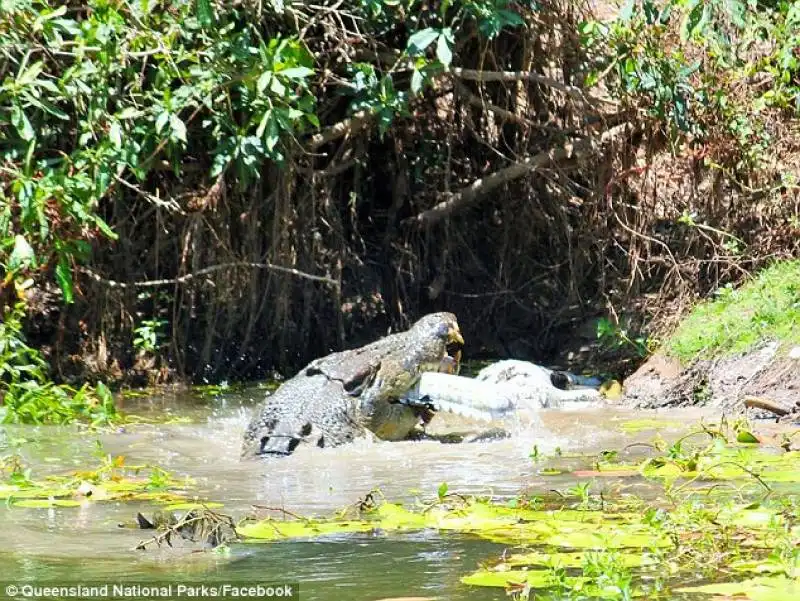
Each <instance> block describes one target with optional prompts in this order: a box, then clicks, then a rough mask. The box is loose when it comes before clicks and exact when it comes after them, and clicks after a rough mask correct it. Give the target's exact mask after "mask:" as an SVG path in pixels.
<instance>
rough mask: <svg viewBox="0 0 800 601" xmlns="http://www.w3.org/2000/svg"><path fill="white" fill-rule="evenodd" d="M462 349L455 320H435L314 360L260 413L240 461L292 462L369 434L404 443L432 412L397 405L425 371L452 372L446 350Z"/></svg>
mask: <svg viewBox="0 0 800 601" xmlns="http://www.w3.org/2000/svg"><path fill="white" fill-rule="evenodd" d="M463 343H464V339H463V338H462V336H461V332H460V330H459V327H458V322H457V320H456V317H455V315H453V314H452V313H432V314H430V315H426V316H425V317H423V318H421V319H420V320H419V321H417V322H416V323H415V324H414V325H413V326H412V327H411V328H410V329H409V330H407V331H405V332H400V333H397V334H391V335H389V336H386V337H384V338H382V339H380V340H378V341H376V342H373V343H371V344H368V345H366V346H363V347H359V348H356V349H351V350H348V351H342V352H339V353H333V354H330V355H327V356H325V357H322V358H320V359H317V360H315V361H312V362H311V363H310V364H308V365H307V366H306V367H305V368H303V369H302V370H301V371H300V372H299V373H298V374H297V375H296V376H295V377H294V378H292V379H291V380H288V381H287V382H285V383H284V384H283V385H282V386H281V387H280V388H279V389H278V390H277V391H275V393H274V394H273V395H271V396H270V397H268V398H267V399H266V400H265V401H264V403H263V404H262V406H261V407H260V408H259V410H257V412H256V415H255V417H254V418H253V420H252V422H251V423H250V426H249V427H248V429H247V431H246V432H245V437H244V445H243V450H242V454H243V455H262V454H267V455H289V454H291V453H292V452H294V450H295V449H296V448H297V447H298V446H299V445H300V444H303V443H306V444H311V445H314V446H317V447H323V446H337V445H340V444H344V443H346V442H350V441H352V440H354V439H355V438H359V437H364V436H370V435H374V436H376V437H378V438H381V439H385V440H398V439H402V438H406V437H407V436H408V435H409V434H410V433H411V432H412V430H413V429H414V428H415V427H416V426H417V424H418V423H419V421H420V419H424V417H426V411H427V409H426V407H423V406H414V405H409V404H403V403H400V402H399V400H400V399H401V398H402V397H404V396H405V394H406V393H407V392H408V391H409V390H410V389H411V388H413V387H414V385H415V384H416V383H417V381H418V380H419V377H420V374H421V373H422V372H423V371H439V370H441V369H442V368H443V366H445V367H446V368H448V369H449V368H452V365H453V363H454V360H453V359H452V358H450V357H449V355H448V348H451V349H452V348H454V347H459V348H460V346H461V345H463ZM455 362H456V363H457V361H455Z"/></svg>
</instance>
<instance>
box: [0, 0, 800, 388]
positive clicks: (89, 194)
mask: <svg viewBox="0 0 800 601" xmlns="http://www.w3.org/2000/svg"><path fill="white" fill-rule="evenodd" d="M799 31H800V3H799V2H750V3H745V2H741V1H739V0H715V1H713V2H700V1H698V0H665V1H662V2H651V1H650V0H646V1H644V2H638V1H636V2H629V3H628V4H627V5H626V6H625V8H624V9H623V11H622V13H621V14H620V15H619V17H618V18H616V19H614V20H607V19H606V20H593V19H592V18H590V13H589V11H588V8H587V7H586V6H583V5H582V4H581V3H579V2H574V1H570V0H562V1H559V0H556V1H552V2H510V1H508V0H455V1H443V2H437V3H425V2H420V1H418V0H400V1H396V0H392V1H388V0H352V1H350V2H345V3H341V2H335V3H334V2H330V3H326V4H324V8H322V7H317V8H311V7H310V6H306V5H303V4H294V3H283V2H280V1H274V2H268V3H251V2H249V1H247V0H245V1H242V2H224V1H222V0H191V1H189V0H186V1H175V2H168V3H166V2H160V1H158V0H142V1H137V2H121V1H118V0H92V1H90V2H87V3H83V4H79V3H73V2H67V3H56V4H54V3H48V2H39V1H35V0H3V1H2V2H0V38H2V40H3V42H2V45H0V82H1V84H0V172H1V173H2V178H0V263H2V265H3V268H4V270H5V272H6V275H5V279H4V281H3V282H4V283H3V286H4V287H3V290H2V296H1V298H2V300H3V302H4V303H5V304H6V306H7V309H8V310H11V307H13V306H14V303H15V302H16V297H17V295H16V292H15V286H14V282H16V288H19V287H20V286H21V285H22V283H23V282H25V281H26V280H28V279H30V280H32V282H33V284H34V285H33V286H25V288H26V290H27V292H26V298H27V306H28V311H29V312H30V313H31V314H33V315H35V316H36V319H35V320H33V322H32V325H31V326H30V328H29V332H28V334H29V338H30V340H31V344H33V345H34V346H41V347H42V348H44V350H45V351H46V354H47V356H48V357H49V358H50V359H51V360H52V361H54V362H55V363H57V364H58V365H59V366H60V369H62V370H63V373H64V374H65V376H66V377H70V375H74V376H76V377H84V376H86V375H95V376H98V377H106V376H110V377H114V376H119V375H121V374H122V373H123V372H125V371H127V370H130V369H131V368H132V369H133V370H134V372H136V373H140V374H141V373H146V374H150V376H151V378H152V377H154V376H153V374H155V377H162V376H164V375H165V374H167V373H169V371H170V370H178V371H179V372H182V373H185V374H188V375H193V376H194V377H196V378H221V377H231V376H232V377H247V376H254V375H259V374H262V373H264V371H265V370H267V369H270V368H273V367H292V366H296V365H297V364H298V363H301V362H302V361H303V360H305V359H307V358H309V357H311V356H316V355H319V354H320V353H321V352H327V351H328V350H330V349H334V348H337V347H340V346H342V345H343V344H344V343H345V340H348V341H352V342H355V341H357V338H358V336H359V333H363V334H364V335H367V336H374V335H375V334H377V333H380V332H382V331H385V328H386V327H388V326H389V325H397V324H402V323H404V322H406V321H407V320H408V317H407V316H413V315H414V314H417V313H419V312H422V311H425V310H430V309H434V308H441V307H447V308H449V309H452V310H455V311H456V312H457V313H458V314H459V315H460V316H462V321H463V322H464V326H465V329H466V330H467V333H468V336H469V337H470V339H471V340H472V341H474V343H475V344H476V346H475V349H474V350H475V352H479V351H480V350H484V351H486V352H491V353H493V354H497V353H500V354H512V355H516V356H530V355H541V354H542V353H545V352H547V351H548V350H552V347H553V344H554V342H553V341H554V340H556V339H557V338H558V337H559V335H560V334H561V333H562V332H563V331H565V329H568V328H572V327H573V326H574V325H575V323H576V321H579V320H582V319H585V318H587V317H599V316H602V315H603V314H605V313H606V309H607V308H609V306H610V308H611V317H612V318H613V321H620V320H624V317H623V318H618V316H617V315H616V313H615V312H614V308H615V307H620V308H624V307H626V306H629V305H628V304H626V303H628V301H629V300H630V299H631V298H641V296H642V295H643V294H647V293H651V292H657V291H659V290H660V291H661V293H662V298H663V299H666V300H669V299H671V298H675V297H679V298H682V297H685V296H686V295H687V294H695V293H697V292H701V293H702V292H706V291H708V290H709V289H712V288H714V287H716V286H717V285H719V284H720V283H724V282H726V281H730V280H732V279H736V278H739V277H741V276H742V275H743V274H745V273H746V272H747V271H748V270H749V269H750V268H751V267H754V266H757V265H758V264H759V261H760V258H761V257H763V256H765V255H768V254H776V253H777V254H791V253H792V252H795V251H796V250H797V249H796V243H794V244H795V246H794V247H791V246H790V243H789V242H787V240H791V239H793V237H794V234H793V233H796V232H797V228H798V225H799V224H798V223H797V217H796V215H795V216H794V217H793V219H794V221H793V222H792V221H791V218H792V217H791V215H792V211H791V210H790V208H789V207H790V204H791V199H796V198H797V184H796V181H795V179H794V176H793V175H791V171H792V169H791V166H792V165H794V164H796V163H793V162H792V161H794V160H795V159H796V155H797V154H798V153H799V152H800V144H798V140H797V133H796V131H794V130H793V128H795V130H796V119H797V116H798V113H800V56H798V52H797V48H798V47H800V37H799V36H800V33H798V32H799ZM665 151H666V152H665ZM660 157H668V158H667V159H662V158H660ZM669 157H671V158H669ZM654 178H655V180H656V182H657V180H662V179H667V180H670V181H669V182H668V183H666V184H661V185H657V183H656V182H654ZM687 178H688V184H687ZM687 185H689V186H691V188H692V190H693V192H692V193H691V194H690V195H688V196H687V195H686V194H685V189H686V186H687ZM703 186H706V187H705V188H703ZM795 202H796V200H795ZM754 219H757V224H756V225H753V220H754ZM767 228H770V229H771V232H772V233H771V234H770V235H769V236H765V235H764V232H765V231H766V230H767ZM51 283H52V284H53V285H51ZM54 286H55V287H54ZM565 299H567V302H565ZM70 305H71V306H70ZM604 305H605V306H604ZM662 308H663V305H662ZM366 324H369V326H368V327H367V328H366V331H365V325H366ZM531 331H533V332H537V333H539V335H537V336H536V337H534V338H531V337H530V336H529V334H528V333H529V332H531ZM13 335H14V336H16V335H17V334H16V333H13ZM20 335H21V334H20Z"/></svg>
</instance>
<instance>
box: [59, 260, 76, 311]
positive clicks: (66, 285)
mask: <svg viewBox="0 0 800 601" xmlns="http://www.w3.org/2000/svg"><path fill="white" fill-rule="evenodd" d="M56 281H57V282H58V285H59V287H60V288H61V294H62V295H63V296H64V302H66V303H69V304H72V303H73V302H75V301H74V298H73V290H72V270H70V268H69V262H68V261H67V257H66V256H65V255H61V256H60V257H59V259H58V264H57V265H56Z"/></svg>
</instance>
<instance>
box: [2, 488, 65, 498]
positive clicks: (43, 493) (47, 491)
mask: <svg viewBox="0 0 800 601" xmlns="http://www.w3.org/2000/svg"><path fill="white" fill-rule="evenodd" d="M70 496H72V491H71V490H69V489H67V488H55V487H52V486H34V487H31V488H28V487H25V488H22V487H17V486H0V499H10V498H13V499H49V498H51V497H70Z"/></svg>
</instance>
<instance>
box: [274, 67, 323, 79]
mask: <svg viewBox="0 0 800 601" xmlns="http://www.w3.org/2000/svg"><path fill="white" fill-rule="evenodd" d="M278 73H279V74H280V75H283V76H284V77H288V78H289V79H305V78H306V77H309V76H311V75H314V69H309V68H308V67H291V68H289V69H284V70H283V71H278Z"/></svg>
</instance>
